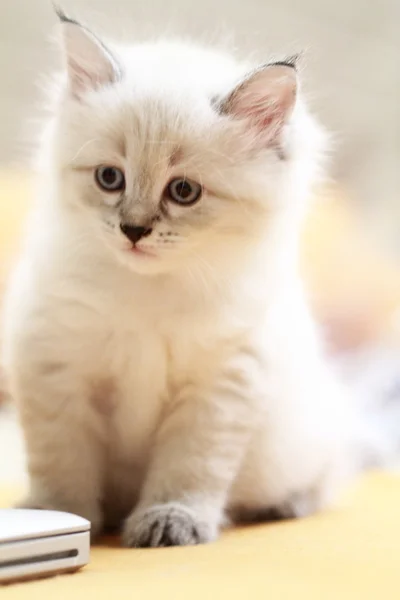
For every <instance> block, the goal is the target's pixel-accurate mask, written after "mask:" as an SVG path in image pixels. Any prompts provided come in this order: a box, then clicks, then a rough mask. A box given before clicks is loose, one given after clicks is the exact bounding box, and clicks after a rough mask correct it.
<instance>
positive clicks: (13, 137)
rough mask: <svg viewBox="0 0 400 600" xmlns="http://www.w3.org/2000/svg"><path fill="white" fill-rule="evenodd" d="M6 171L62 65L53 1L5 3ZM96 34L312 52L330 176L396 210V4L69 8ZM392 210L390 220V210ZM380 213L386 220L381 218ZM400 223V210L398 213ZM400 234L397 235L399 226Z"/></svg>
mask: <svg viewBox="0 0 400 600" xmlns="http://www.w3.org/2000/svg"><path fill="white" fill-rule="evenodd" d="M0 3H1V19H0V48H1V53H0V66H1V84H0V86H1V87H0V109H1V121H0V167H1V166H5V165H15V164H19V165H21V164H28V163H27V160H28V159H29V158H30V156H29V155H30V153H31V150H32V144H31V143H30V139H31V137H32V136H31V132H30V123H31V122H32V121H34V119H35V117H37V116H38V115H39V114H40V110H39V98H40V94H39V92H38V82H40V77H41V75H43V74H45V73H47V72H49V70H50V69H52V68H54V67H55V66H56V65H57V64H58V55H57V51H56V47H55V46H54V45H53V44H52V43H51V42H50V40H51V36H52V35H53V34H54V27H55V23H56V18H55V15H54V12H53V9H52V4H51V1H50V0H0ZM60 4H61V5H62V7H63V9H64V10H65V11H66V12H70V13H71V14H72V15H73V16H75V17H77V18H78V19H79V18H82V19H83V20H84V21H85V22H86V23H87V24H89V25H91V26H92V27H93V28H94V29H95V30H96V31H97V32H100V33H103V34H105V35H106V36H107V35H108V36H110V37H115V38H117V39H120V38H121V37H122V38H123V39H124V40H129V39H131V40H132V41H134V40H135V39H139V38H140V39H143V37H146V36H147V35H159V34H164V33H165V32H167V33H168V34H178V35H179V34H184V35H185V36H188V35H189V36H192V37H193V38H201V39H206V40H207V39H212V40H218V39H219V38H221V37H229V36H230V37H231V38H233V40H234V43H235V45H236V47H237V48H238V49H239V50H243V52H246V53H247V52H248V51H254V52H255V53H256V55H257V56H258V57H259V58H260V60H263V61H264V60H265V59H266V57H269V56H270V55H271V54H273V55H284V54H286V53H290V52H293V51H298V50H303V49H305V50H306V57H305V60H304V66H305V77H306V80H305V88H306V91H307V92H308V95H309V97H310V100H311V102H312V106H313V108H314V110H315V111H316V113H317V114H318V115H319V116H320V118H321V120H322V121H323V122H324V124H325V125H326V126H327V128H328V129H329V130H330V131H332V132H333V134H334V139H335V155H334V156H335V158H334V161H333V165H332V173H333V175H334V176H335V177H336V178H337V179H339V181H342V182H345V183H346V185H347V186H348V188H349V189H350V190H351V192H352V195H353V197H354V198H356V199H358V200H361V201H362V202H363V203H364V205H367V204H368V203H372V204H373V205H374V206H375V207H384V208H385V210H383V211H381V213H382V214H383V215H384V216H385V215H386V214H387V212H388V210H389V212H390V215H391V217H390V219H389V223H393V218H392V217H393V211H394V210H395V209H396V207H397V204H398V202H397V199H398V190H399V184H400V173H399V163H400V58H399V57H400V1H399V0H371V1H367V0H352V1H351V2H350V1H349V0H325V1H324V0H300V1H299V0H200V1H197V2H194V1H191V0H169V1H165V0H147V2H143V1H142V0H62V1H61V2H60ZM386 209H387V210H386ZM381 213H380V214H381ZM398 216H399V219H398V222H399V223H400V209H399V212H398ZM399 229H400V226H399Z"/></svg>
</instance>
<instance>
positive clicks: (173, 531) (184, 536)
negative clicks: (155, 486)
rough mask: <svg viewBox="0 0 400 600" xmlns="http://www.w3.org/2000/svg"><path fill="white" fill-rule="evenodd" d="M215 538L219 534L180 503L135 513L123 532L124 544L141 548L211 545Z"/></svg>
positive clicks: (162, 505)
mask: <svg viewBox="0 0 400 600" xmlns="http://www.w3.org/2000/svg"><path fill="white" fill-rule="evenodd" d="M215 537H216V531H215V532H213V531H212V528H211V527H209V526H208V525H207V524H206V523H201V522H200V521H199V520H198V519H197V518H196V515H195V514H194V512H193V511H191V510H190V509H189V508H187V507H186V506H183V505H182V504H179V503H177V502H171V503H168V504H160V505H158V506H152V507H151V508H148V509H147V510H145V511H139V512H134V513H133V514H132V515H131V516H130V517H129V518H128V519H127V520H126V522H125V527H124V532H123V541H124V545H125V546H129V547H138V548H157V547H162V546H192V545H194V544H202V543H205V542H210V541H211V540H213V539H214V538H215Z"/></svg>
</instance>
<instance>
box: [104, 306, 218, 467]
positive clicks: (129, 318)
mask: <svg viewBox="0 0 400 600" xmlns="http://www.w3.org/2000/svg"><path fill="white" fill-rule="evenodd" d="M130 313H131V314H127V313H126V312H125V311H123V310H122V309H121V308H120V316H121V317H122V315H124V316H123V319H121V320H118V323H116V324H115V326H114V328H113V329H112V331H110V333H109V344H108V348H107V352H106V359H105V360H106V364H105V365H104V366H105V368H106V369H110V370H111V372H112V377H113V378H114V380H115V382H116V389H117V401H116V403H115V409H114V411H113V415H112V430H113V437H114V442H113V443H114V445H116V446H117V447H118V452H119V453H121V454H122V455H123V457H125V458H126V459H127V460H131V459H132V457H133V456H137V455H141V454H143V453H144V454H146V453H147V452H148V451H149V447H150V445H151V441H152V439H153V437H154V433H155V432H156V430H157V427H158V425H159V423H160V421H161V420H162V419H163V418H165V417H166V416H167V415H168V412H169V410H170V409H171V406H172V404H173V402H174V398H175V397H176V394H177V392H178V391H179V389H181V388H182V387H183V386H184V385H186V384H188V383H196V382H197V383H199V382H200V381H201V380H202V378H204V375H205V373H207V372H209V366H208V363H209V361H210V360H211V354H212V353H213V351H214V348H213V344H212V343H210V342H209V336H210V335H211V329H212V328H211V327H210V323H209V322H208V321H207V319H205V318H197V319H195V318H190V315H187V314H181V315H178V314H176V313H175V314H174V313H170V314H169V315H163V314H162V311H160V312H158V314H157V315H153V316H152V315H151V314H149V311H148V310H146V309H143V310H142V311H141V310H138V308H137V306H132V310H131V311H130Z"/></svg>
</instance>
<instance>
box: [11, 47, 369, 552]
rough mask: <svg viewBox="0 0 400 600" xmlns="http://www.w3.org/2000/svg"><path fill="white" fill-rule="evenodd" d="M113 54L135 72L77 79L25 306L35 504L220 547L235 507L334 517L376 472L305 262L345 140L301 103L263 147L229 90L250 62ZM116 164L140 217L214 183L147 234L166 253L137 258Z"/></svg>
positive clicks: (16, 317) (20, 311) (151, 537)
mask: <svg viewBox="0 0 400 600" xmlns="http://www.w3.org/2000/svg"><path fill="white" fill-rule="evenodd" d="M112 51H113V55H114V56H115V57H116V60H117V61H118V63H119V65H121V67H122V72H123V77H122V79H121V80H120V81H118V82H116V83H113V84H112V85H109V86H104V87H101V89H92V90H88V91H87V92H85V93H86V95H84V98H82V97H81V98H79V99H77V98H74V97H72V96H71V94H69V93H68V92H67V91H65V90H64V91H63V92H62V99H61V100H60V102H59V106H58V109H57V113H56V115H55V117H54V120H53V122H52V124H51V127H50V129H49V141H48V144H47V145H46V148H45V150H44V151H45V154H46V157H47V163H48V171H47V174H46V177H45V180H44V186H43V188H42V190H41V192H40V193H39V198H38V203H37V210H36V213H35V215H34V218H33V219H32V221H31V223H30V226H29V228H28V232H27V243H26V249H25V252H24V254H23V257H22V260H21V263H20V265H19V267H18V269H17V270H16V272H15V276H14V278H13V281H12V284H11V287H10V293H9V297H8V302H7V311H6V333H5V362H6V366H7V370H8V374H9V378H10V382H11V386H12V391H13V393H14V395H15V397H16V398H17V400H18V403H19V407H20V414H21V419H22V423H23V427H24V431H25V436H26V441H27V448H28V455H29V471H30V476H31V490H30V497H29V499H28V504H29V505H39V506H46V507H54V508H59V509H65V510H70V511H73V512H76V513H79V514H82V515H84V516H86V517H88V518H89V519H91V521H92V525H93V528H94V531H95V532H96V531H97V530H99V529H100V528H101V527H102V525H103V524H104V522H106V523H112V522H115V523H120V522H121V520H122V519H123V518H125V517H127V516H128V515H130V516H129V517H128V519H127V521H126V524H125V530H124V531H125V533H124V535H125V542H126V543H127V544H129V545H163V544H169V543H177V544H183V543H194V542H196V541H207V540H210V539H213V538H214V537H215V536H216V535H217V532H218V529H219V527H220V525H221V523H222V522H223V520H224V517H225V515H226V514H227V513H229V512H230V513H232V514H233V515H239V516H240V517H243V518H246V515H250V516H251V514H252V513H254V514H256V513H259V512H260V511H261V512H263V511H265V512H266V513H267V512H268V510H269V509H271V508H276V507H278V508H281V512H282V514H283V515H290V514H292V515H293V516H296V515H302V514H306V513H309V512H312V511H314V510H316V509H318V508H320V507H321V506H323V505H324V504H325V503H326V502H327V501H328V500H329V499H330V498H331V496H332V494H334V493H335V492H336V490H337V489H338V488H339V486H340V485H341V484H342V483H343V481H345V480H346V479H347V478H348V477H349V476H350V475H351V474H352V473H353V472H354V471H355V470H356V468H357V464H356V460H355V450H354V449H355V447H356V446H357V444H359V442H360V440H361V437H362V435H363V433H362V431H358V428H357V427H358V426H357V425H356V424H355V420H353V417H352V414H351V409H350V407H349V404H348V400H347V398H346V397H345V394H344V392H343V390H342V389H341V387H340V384H339V383H338V382H337V381H336V380H335V378H334V377H333V375H332V373H331V372H330V371H329V369H328V367H327V365H326V364H325V361H324V358H323V353H322V351H321V348H320V343H319V340H318V335H317V332H316V329H315V325H314V323H313V320H312V318H311V316H310V314H309V311H308V308H307V304H306V301H305V298H304V293H303V290H302V284H301V281H300V278H299V275H298V265H297V261H298V243H299V233H300V227H301V220H302V216H303V214H304V211H305V206H306V198H307V196H308V194H309V190H310V185H311V183H312V182H313V180H314V179H315V177H316V174H317V166H318V159H319V155H320V152H321V149H322V148H321V146H322V142H323V136H322V134H321V132H320V131H319V129H318V127H317V126H316V124H315V123H314V122H313V120H312V119H311V118H310V117H309V115H308V114H307V112H306V110H305V108H304V106H303V105H302V101H301V98H300V97H298V99H297V101H296V105H295V106H294V111H293V114H292V115H291V116H289V117H288V122H287V124H286V126H285V130H284V132H282V140H283V141H282V144H283V145H284V149H285V152H286V154H287V155H286V157H285V158H284V159H283V160H282V159H279V158H278V157H277V153H276V151H275V150H274V149H271V148H263V149H260V148H258V147H257V148H258V149H257V150H255V147H254V146H253V145H254V144H255V141H256V136H255V134H254V132H251V131H250V129H251V128H249V127H243V124H242V123H241V122H239V121H235V119H234V118H228V117H223V116H221V115H220V114H218V113H217V111H216V110H215V108H213V106H212V104H211V102H210V98H215V97H220V98H222V97H225V96H226V95H227V94H229V92H230V91H231V90H232V89H233V88H234V86H235V85H236V84H237V83H238V82H239V81H240V80H241V79H242V78H243V77H244V75H245V74H246V72H247V69H248V68H247V66H243V65H241V64H237V63H236V62H235V61H233V60H232V59H231V58H230V57H228V56H224V55H220V54H218V53H214V52H211V51H209V50H202V49H199V48H197V47H191V46H189V45H180V44H178V43H161V42H160V43H157V44H153V45H142V46H133V47H130V48H117V47H115V48H113V50H112ZM80 86H82V78H81V79H80ZM79 94H81V87H80V88H79ZM175 146H179V147H180V148H181V149H182V157H181V158H180V159H179V160H178V164H176V165H172V166H171V164H170V162H169V158H170V155H171V149H174V148H175ZM101 164H111V165H116V166H120V167H121V168H123V169H124V170H125V173H126V178H127V201H126V205H125V207H124V208H123V214H124V218H128V217H129V220H130V221H132V222H135V223H142V222H144V221H145V220H146V219H147V218H148V215H149V214H150V213H151V214H153V213H152V211H153V212H154V211H155V210H156V209H157V205H158V202H159V198H160V195H161V193H162V190H163V188H164V187H165V185H166V183H167V182H168V180H169V179H170V178H171V177H173V176H179V175H185V176H187V177H189V178H191V179H194V180H197V181H199V182H200V183H201V184H202V185H203V186H204V188H205V189H206V190H207V192H206V193H205V195H204V197H203V199H202V200H201V201H200V204H199V205H196V206H195V207H193V208H182V207H178V206H170V211H171V218H170V220H169V221H168V222H166V221H165V220H163V219H162V220H161V221H160V222H159V223H157V224H156V225H154V230H153V233H152V235H151V236H149V237H147V238H143V240H141V241H140V245H141V247H143V248H144V249H147V250H151V251H152V252H154V253H156V257H146V256H144V255H135V254H133V253H132V252H130V243H128V241H127V239H126V238H125V237H124V236H123V234H122V233H121V232H120V231H119V222H120V220H121V218H122V217H121V214H122V213H121V212H120V208H119V207H117V206H115V196H114V197H112V196H107V195H106V194H104V193H102V192H101V191H99V189H97V187H96V185H95V183H94V178H93V170H94V168H95V167H96V166H98V165H101ZM168 231H172V232H173V233H174V234H176V235H172V236H166V235H163V236H160V233H164V234H166V233H167V232H168ZM168 237H169V238H170V241H166V240H167V239H168Z"/></svg>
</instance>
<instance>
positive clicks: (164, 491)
mask: <svg viewBox="0 0 400 600" xmlns="http://www.w3.org/2000/svg"><path fill="white" fill-rule="evenodd" d="M251 392H252V389H251V388H250V386H249V383H248V380H247V376H246V375H245V374H244V372H243V371H242V372H239V371H237V372H236V371H235V372H231V373H229V374H228V373H225V376H224V378H223V379H221V381H220V382H219V383H218V385H217V386H215V388H214V390H212V391H210V392H209V393H208V394H202V393H200V392H199V390H197V389H196V388H195V387H187V388H186V389H185V390H184V391H183V392H182V393H181V395H180V397H179V398H177V399H176V403H175V404H174V406H173V407H172V408H171V412H170V413H169V415H168V416H167V418H166V419H165V420H164V422H163V423H162V426H161V428H160V430H159V432H158V435H157V438H156V441H155V447H154V453H153V457H152V462H151V464H150V468H149V472H148V476H147V479H146V481H145V484H144V488H143V490H142V494H141V499H140V502H139V505H138V506H137V508H136V509H135V510H134V511H133V513H132V514H131V516H130V517H128V519H127V520H126V523H125V528H124V543H125V544H126V545H127V546H140V547H147V546H153V547H155V546H175V545H188V544H197V543H202V542H208V541H211V540H213V539H215V538H216V536H217V534H218V530H219V527H220V525H221V524H222V521H223V518H224V508H225V505H226V501H227V495H228V492H229V488H230V486H231V484H232V481H233V479H234V477H235V476H236V474H237V471H238V469H239V465H240V462H241V459H242V457H243V455H244V452H245V450H246V447H247V443H248V439H249V435H250V433H251V431H252V430H253V426H254V421H255V420H256V419H255V417H254V413H255V409H254V406H252V405H251V398H252V394H251Z"/></svg>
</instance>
